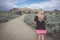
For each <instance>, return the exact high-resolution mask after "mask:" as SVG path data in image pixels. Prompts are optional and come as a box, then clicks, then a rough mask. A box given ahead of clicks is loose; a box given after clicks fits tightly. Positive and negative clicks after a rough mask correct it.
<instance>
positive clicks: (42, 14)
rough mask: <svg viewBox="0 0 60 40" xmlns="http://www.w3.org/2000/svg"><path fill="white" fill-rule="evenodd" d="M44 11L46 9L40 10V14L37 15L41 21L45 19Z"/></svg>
mask: <svg viewBox="0 0 60 40" xmlns="http://www.w3.org/2000/svg"><path fill="white" fill-rule="evenodd" d="M44 13H45V11H43V10H39V11H38V15H37V16H38V20H39V21H43V19H44V17H45V14H44Z"/></svg>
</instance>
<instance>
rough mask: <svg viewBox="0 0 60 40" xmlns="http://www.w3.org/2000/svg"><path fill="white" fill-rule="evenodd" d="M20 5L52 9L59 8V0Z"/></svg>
mask: <svg viewBox="0 0 60 40" xmlns="http://www.w3.org/2000/svg"><path fill="white" fill-rule="evenodd" d="M22 7H29V8H36V9H39V8H40V9H45V10H53V9H60V8H59V7H60V0H50V1H45V2H41V3H34V4H30V5H29V4H24V6H23V5H22Z"/></svg>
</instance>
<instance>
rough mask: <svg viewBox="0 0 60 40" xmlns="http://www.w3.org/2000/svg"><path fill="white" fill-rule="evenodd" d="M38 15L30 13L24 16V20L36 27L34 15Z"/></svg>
mask: <svg viewBox="0 0 60 40" xmlns="http://www.w3.org/2000/svg"><path fill="white" fill-rule="evenodd" d="M35 16H36V14H28V15H26V16H25V17H24V21H25V22H26V23H27V24H28V25H31V26H32V27H36V25H35V24H34V17H35Z"/></svg>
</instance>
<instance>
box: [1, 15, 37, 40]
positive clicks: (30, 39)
mask: <svg viewBox="0 0 60 40" xmlns="http://www.w3.org/2000/svg"><path fill="white" fill-rule="evenodd" d="M24 16H25V15H23V16H21V17H18V18H16V19H13V20H11V21H9V22H7V23H5V24H4V25H3V26H2V27H1V28H0V40H37V38H36V33H35V30H34V29H33V28H32V27H30V26H29V25H27V24H26V23H24V20H23V19H24Z"/></svg>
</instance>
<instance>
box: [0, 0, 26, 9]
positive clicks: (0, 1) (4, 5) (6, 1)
mask: <svg viewBox="0 0 60 40" xmlns="http://www.w3.org/2000/svg"><path fill="white" fill-rule="evenodd" d="M24 1H25V0H0V10H9V9H11V8H14V7H18V6H17V5H16V3H18V2H24Z"/></svg>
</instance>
